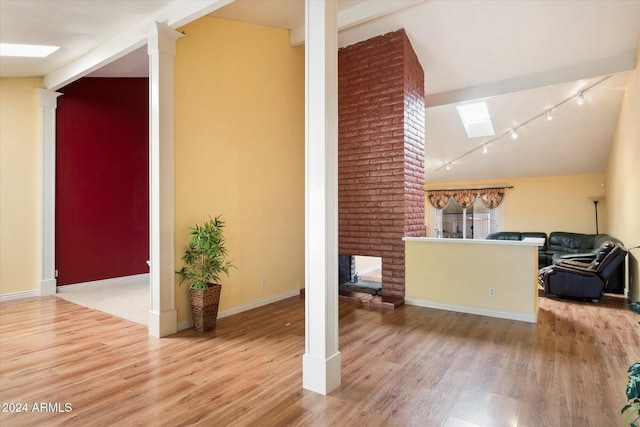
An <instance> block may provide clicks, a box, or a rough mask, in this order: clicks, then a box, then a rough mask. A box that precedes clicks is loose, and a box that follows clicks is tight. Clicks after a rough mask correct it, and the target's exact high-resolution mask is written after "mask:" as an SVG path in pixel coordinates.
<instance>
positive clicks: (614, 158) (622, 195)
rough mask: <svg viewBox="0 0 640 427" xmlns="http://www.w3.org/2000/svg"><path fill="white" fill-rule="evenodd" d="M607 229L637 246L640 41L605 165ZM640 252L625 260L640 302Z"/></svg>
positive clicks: (639, 218) (639, 242)
mask: <svg viewBox="0 0 640 427" xmlns="http://www.w3.org/2000/svg"><path fill="white" fill-rule="evenodd" d="M607 229H608V230H610V232H611V234H612V235H614V236H616V237H618V238H620V240H622V241H623V242H624V243H625V245H626V246H627V247H628V248H630V247H633V246H638V245H640V38H638V45H637V48H636V68H635V71H634V72H632V73H630V75H629V80H628V81H627V87H626V91H625V94H624V98H623V101H622V108H621V109H620V114H619V116H618V125H617V127H616V132H615V134H614V137H613V144H612V147H611V151H610V153H609V161H608V164H607ZM638 260H640V249H632V250H631V251H630V252H629V255H628V257H627V265H628V268H629V275H628V289H629V297H630V298H631V299H633V300H634V301H640V274H639V271H638Z"/></svg>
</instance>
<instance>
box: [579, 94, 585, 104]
mask: <svg viewBox="0 0 640 427" xmlns="http://www.w3.org/2000/svg"><path fill="white" fill-rule="evenodd" d="M582 104H584V95H583V94H582V92H580V95H578V105H582Z"/></svg>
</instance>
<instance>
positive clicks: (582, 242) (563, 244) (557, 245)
mask: <svg viewBox="0 0 640 427" xmlns="http://www.w3.org/2000/svg"><path fill="white" fill-rule="evenodd" d="M589 244H591V245H592V244H593V236H592V235H588V234H579V233H566V232H562V231H554V232H552V233H551V234H550V235H549V246H548V248H549V251H551V252H567V253H576V254H577V253H580V252H584V250H585V249H588V248H590V246H589Z"/></svg>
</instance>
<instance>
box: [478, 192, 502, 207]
mask: <svg viewBox="0 0 640 427" xmlns="http://www.w3.org/2000/svg"><path fill="white" fill-rule="evenodd" d="M480 198H481V199H482V203H484V205H485V206H486V207H487V208H488V209H495V208H497V207H498V206H500V203H502V199H503V198H504V188H487V189H486V190H484V191H483V192H481V193H480Z"/></svg>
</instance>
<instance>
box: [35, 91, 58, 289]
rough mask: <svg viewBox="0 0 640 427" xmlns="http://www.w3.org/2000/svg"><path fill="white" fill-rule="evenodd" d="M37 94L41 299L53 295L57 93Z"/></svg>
mask: <svg viewBox="0 0 640 427" xmlns="http://www.w3.org/2000/svg"><path fill="white" fill-rule="evenodd" d="M37 91H38V93H39V94H40V144H41V148H42V188H41V193H40V194H41V195H42V199H41V208H40V209H41V211H40V278H39V280H38V282H39V294H40V296H45V295H55V294H56V275H55V271H56V265H55V262H56V239H55V236H56V220H55V219H56V108H57V107H58V97H59V96H60V95H62V94H61V93H60V92H52V91H50V90H46V89H37Z"/></svg>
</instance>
